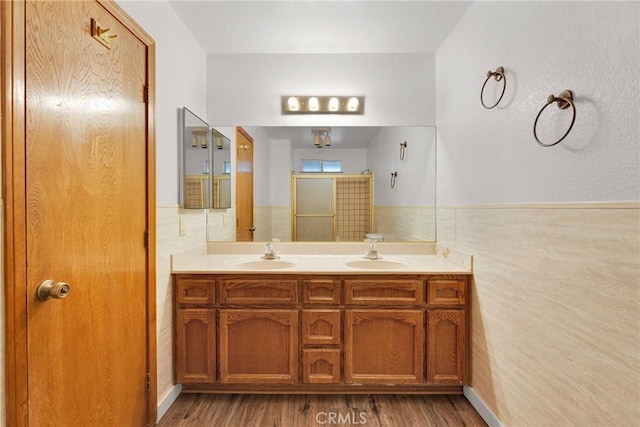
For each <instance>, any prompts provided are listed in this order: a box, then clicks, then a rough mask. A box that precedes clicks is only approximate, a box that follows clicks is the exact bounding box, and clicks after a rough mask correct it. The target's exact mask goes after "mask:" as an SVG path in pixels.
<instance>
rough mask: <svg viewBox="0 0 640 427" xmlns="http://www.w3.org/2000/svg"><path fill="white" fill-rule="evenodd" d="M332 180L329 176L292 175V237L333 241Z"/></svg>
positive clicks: (333, 197)
mask: <svg viewBox="0 0 640 427" xmlns="http://www.w3.org/2000/svg"><path fill="white" fill-rule="evenodd" d="M334 182H335V180H334V179H333V178H315V177H308V178H301V177H296V178H295V182H294V186H293V188H294V189H295V194H294V196H295V216H294V239H295V240H297V241H332V240H335V236H334V218H335V204H334V200H335V185H334Z"/></svg>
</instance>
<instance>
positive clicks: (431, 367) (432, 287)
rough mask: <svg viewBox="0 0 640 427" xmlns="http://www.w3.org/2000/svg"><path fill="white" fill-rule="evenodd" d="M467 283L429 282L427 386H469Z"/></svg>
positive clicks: (451, 280)
mask: <svg viewBox="0 0 640 427" xmlns="http://www.w3.org/2000/svg"><path fill="white" fill-rule="evenodd" d="M467 287H468V284H467V281H466V280H461V279H432V280H429V281H428V282H427V304H428V305H427V307H428V308H427V383H429V384H460V385H462V384H466V383H467V382H468V377H469V367H468V356H467V354H468V331H467V318H468V314H469V313H468V310H467V306H466V301H467V296H466V295H467V292H468V291H467Z"/></svg>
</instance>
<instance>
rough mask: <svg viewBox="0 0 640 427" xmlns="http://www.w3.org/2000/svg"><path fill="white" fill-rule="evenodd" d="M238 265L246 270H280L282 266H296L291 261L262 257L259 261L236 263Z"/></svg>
mask: <svg viewBox="0 0 640 427" xmlns="http://www.w3.org/2000/svg"><path fill="white" fill-rule="evenodd" d="M235 266H236V267H238V268H241V269H246V270H278V269H281V268H290V267H295V266H296V265H295V264H294V263H292V262H289V261H279V260H277V259H261V260H259V261H245V262H240V263H238V264H235Z"/></svg>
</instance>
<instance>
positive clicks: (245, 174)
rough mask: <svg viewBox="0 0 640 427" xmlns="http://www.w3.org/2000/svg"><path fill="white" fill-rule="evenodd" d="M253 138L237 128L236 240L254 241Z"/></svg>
mask: <svg viewBox="0 0 640 427" xmlns="http://www.w3.org/2000/svg"><path fill="white" fill-rule="evenodd" d="M254 231H255V227H254V226H253V138H252V137H251V135H249V134H248V133H247V131H245V130H244V129H243V128H241V127H237V128H236V241H238V242H251V241H253V232H254Z"/></svg>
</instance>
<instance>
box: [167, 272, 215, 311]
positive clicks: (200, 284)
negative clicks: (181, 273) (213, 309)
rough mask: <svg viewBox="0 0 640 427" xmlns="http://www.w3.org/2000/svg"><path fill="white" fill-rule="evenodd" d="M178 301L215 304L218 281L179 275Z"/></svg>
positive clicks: (179, 302)
mask: <svg viewBox="0 0 640 427" xmlns="http://www.w3.org/2000/svg"><path fill="white" fill-rule="evenodd" d="M176 301H177V302H178V304H199V305H206V304H213V303H215V301H216V281H215V280H211V279H192V278H188V279H187V278H181V277H178V279H177V283H176Z"/></svg>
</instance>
